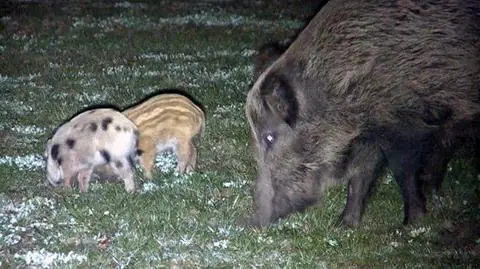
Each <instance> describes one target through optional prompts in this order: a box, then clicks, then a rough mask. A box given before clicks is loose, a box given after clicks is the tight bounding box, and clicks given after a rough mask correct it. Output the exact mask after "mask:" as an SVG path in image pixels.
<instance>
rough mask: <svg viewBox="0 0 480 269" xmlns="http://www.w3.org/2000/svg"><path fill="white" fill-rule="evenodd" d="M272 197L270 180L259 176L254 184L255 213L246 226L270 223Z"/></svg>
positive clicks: (267, 177)
mask: <svg viewBox="0 0 480 269" xmlns="http://www.w3.org/2000/svg"><path fill="white" fill-rule="evenodd" d="M273 196H274V191H273V187H272V181H271V178H270V177H269V176H265V175H260V176H259V177H258V178H257V181H256V182H255V196H254V197H255V198H254V199H255V212H254V213H253V215H252V216H251V217H250V219H248V220H247V225H251V226H265V225H267V224H269V223H270V221H271V218H272V215H273V205H272V203H273Z"/></svg>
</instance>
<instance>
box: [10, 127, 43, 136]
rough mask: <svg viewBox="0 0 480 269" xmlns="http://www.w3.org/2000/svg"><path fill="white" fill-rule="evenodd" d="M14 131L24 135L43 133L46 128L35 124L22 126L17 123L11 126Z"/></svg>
mask: <svg viewBox="0 0 480 269" xmlns="http://www.w3.org/2000/svg"><path fill="white" fill-rule="evenodd" d="M11 130H12V131H14V132H16V133H19V134H23V135H42V134H44V133H45V128H42V127H38V126H35V125H26V126H20V125H16V126H13V127H12V128H11Z"/></svg>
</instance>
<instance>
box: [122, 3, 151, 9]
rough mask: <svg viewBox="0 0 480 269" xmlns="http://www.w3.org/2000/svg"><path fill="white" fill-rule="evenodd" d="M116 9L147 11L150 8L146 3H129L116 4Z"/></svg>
mask: <svg viewBox="0 0 480 269" xmlns="http://www.w3.org/2000/svg"><path fill="white" fill-rule="evenodd" d="M114 7H118V8H132V9H133V8H138V9H146V8H147V7H148V6H147V4H144V3H130V2H128V1H125V2H120V3H115V5H114Z"/></svg>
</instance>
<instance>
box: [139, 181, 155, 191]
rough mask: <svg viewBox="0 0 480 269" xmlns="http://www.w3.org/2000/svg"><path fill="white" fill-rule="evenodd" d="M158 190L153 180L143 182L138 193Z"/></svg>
mask: <svg viewBox="0 0 480 269" xmlns="http://www.w3.org/2000/svg"><path fill="white" fill-rule="evenodd" d="M156 190H158V186H157V185H156V184H155V183H153V182H146V183H145V184H143V186H142V189H141V190H140V194H145V193H151V192H154V191H156Z"/></svg>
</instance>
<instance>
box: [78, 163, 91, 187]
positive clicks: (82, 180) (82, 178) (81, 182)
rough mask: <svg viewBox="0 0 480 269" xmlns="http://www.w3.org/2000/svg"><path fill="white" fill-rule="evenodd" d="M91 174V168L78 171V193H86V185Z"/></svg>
mask: <svg viewBox="0 0 480 269" xmlns="http://www.w3.org/2000/svg"><path fill="white" fill-rule="evenodd" d="M92 172H93V168H85V169H82V170H80V171H78V188H79V189H80V192H87V191H88V183H89V181H90V177H91V175H92Z"/></svg>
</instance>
